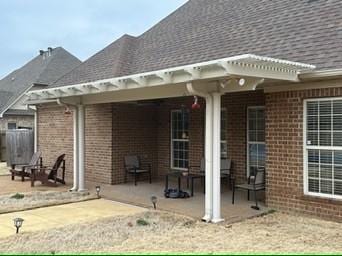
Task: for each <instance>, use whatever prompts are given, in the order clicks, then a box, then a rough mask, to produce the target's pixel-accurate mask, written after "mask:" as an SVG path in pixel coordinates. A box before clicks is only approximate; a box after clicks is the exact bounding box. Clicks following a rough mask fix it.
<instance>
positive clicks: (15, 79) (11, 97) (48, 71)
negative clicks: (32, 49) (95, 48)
mask: <svg viewBox="0 0 342 256" xmlns="http://www.w3.org/2000/svg"><path fill="white" fill-rule="evenodd" d="M80 63H81V61H80V60H79V59H77V58H76V57H75V56H73V55H72V54H70V53H69V52H68V51H66V50H64V49H63V48H62V47H57V48H54V49H52V51H51V55H50V56H48V53H47V52H45V53H44V54H43V55H38V56H37V57H35V58H34V59H32V60H31V61H30V62H28V63H27V64H25V65H24V66H23V67H21V68H19V69H17V70H15V71H13V72H12V73H10V74H9V75H7V76H6V77H4V78H3V79H2V80H0V116H1V115H2V114H3V113H4V112H5V111H6V110H7V109H8V107H9V106H10V105H11V104H13V103H14V102H15V101H16V100H17V99H18V98H19V97H20V96H21V95H23V93H25V92H26V91H27V90H29V89H30V88H31V87H32V85H34V84H37V85H46V86H47V85H51V84H52V83H54V82H55V81H56V80H57V79H58V78H60V77H61V76H63V75H65V74H66V73H68V72H70V71H71V70H73V69H74V68H75V67H77V66H78V65H80Z"/></svg>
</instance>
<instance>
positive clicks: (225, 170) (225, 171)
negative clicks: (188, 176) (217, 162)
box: [189, 157, 233, 187]
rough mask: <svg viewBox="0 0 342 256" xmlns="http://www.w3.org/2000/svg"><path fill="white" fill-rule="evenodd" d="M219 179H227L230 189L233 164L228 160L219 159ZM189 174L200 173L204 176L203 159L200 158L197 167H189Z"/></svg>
mask: <svg viewBox="0 0 342 256" xmlns="http://www.w3.org/2000/svg"><path fill="white" fill-rule="evenodd" d="M220 171H221V179H227V181H228V186H230V187H232V177H233V162H232V160H231V159H229V158H221V170H220ZM189 173H201V174H203V176H205V158H204V157H202V159H201V164H200V165H199V166H190V167H189Z"/></svg>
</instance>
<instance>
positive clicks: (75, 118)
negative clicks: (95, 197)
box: [70, 107, 78, 191]
mask: <svg viewBox="0 0 342 256" xmlns="http://www.w3.org/2000/svg"><path fill="white" fill-rule="evenodd" d="M73 138H74V148H73V150H74V154H73V158H74V168H73V169H74V177H73V178H74V185H73V187H72V188H71V189H70V191H77V189H78V108H77V107H75V108H74V112H73Z"/></svg>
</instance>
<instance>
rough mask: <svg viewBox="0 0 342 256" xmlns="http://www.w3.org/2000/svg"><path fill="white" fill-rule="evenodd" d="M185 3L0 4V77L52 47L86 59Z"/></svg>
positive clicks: (11, 0) (19, 0)
mask: <svg viewBox="0 0 342 256" xmlns="http://www.w3.org/2000/svg"><path fill="white" fill-rule="evenodd" d="M185 2H186V0H0V11H1V14H0V78H2V77H4V76H5V75H7V74H8V73H9V72H11V71H13V70H14V69H16V68H19V67H21V66H23V65H24V64H25V63H26V62H28V61H29V60H30V59H32V58H33V57H35V56H36V55H38V51H39V49H46V48H47V47H49V46H51V47H56V46H62V47H64V48H65V49H66V50H68V51H70V52H71V53H72V54H74V55H75V56H76V57H78V58H79V59H81V60H85V59H87V58H88V57H90V56H91V55H93V54H94V53H96V52H97V51H99V50H101V49H102V48H104V47H105V46H106V45H108V44H110V43H111V42H113V41H114V40H115V39H117V38H119V37H120V36H122V35H123V34H125V33H126V34H130V35H133V36H137V35H139V34H141V33H143V32H144V31H145V30H147V29H148V28H149V27H151V26H152V25H154V24H155V23H157V22H158V21H159V20H161V19H162V18H164V17H165V16H166V15H168V14H169V13H171V12H172V11H174V10H175V9H177V8H178V7H179V6H181V5H182V4H184V3H185Z"/></svg>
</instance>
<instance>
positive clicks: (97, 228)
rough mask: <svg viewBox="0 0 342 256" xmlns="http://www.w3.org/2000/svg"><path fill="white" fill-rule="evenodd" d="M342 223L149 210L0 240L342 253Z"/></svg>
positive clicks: (58, 249) (60, 248)
mask: <svg viewBox="0 0 342 256" xmlns="http://www.w3.org/2000/svg"><path fill="white" fill-rule="evenodd" d="M341 235H342V224H341V223H334V222H327V221H321V220H316V219H311V218H307V217H298V216H290V215H285V214H280V213H275V214H271V215H267V216H263V217H258V218H254V219H250V220H246V221H244V222H241V223H236V224H229V225H228V224H221V225H213V224H205V223H202V222H199V221H196V220H194V219H192V218H188V217H184V216H179V215H175V214H170V213H165V212H154V211H150V212H147V213H141V214H137V215H133V216H125V217H115V218H114V217H113V218H107V219H103V220H101V221H96V222H93V223H84V224H79V225H72V226H68V227H65V228H60V229H55V230H49V231H46V232H36V233H31V234H22V235H21V234H19V235H16V236H12V237H9V238H7V239H4V240H0V248H1V251H2V252H3V253H10V252H21V253H43V252H45V253H62V252H64V253H65V252H74V253H75V252H86V253H95V252H98V253H100V252H104V253H106V252H107V253H109V252H111V253H115V252H117V253H118V252H139V253H143V252H173V253H177V252H182V253H186V252H191V253H194V252H198V253H200V252H202V253H203V252H206V253H213V252H240V253H241V252H245V253H249V252H253V253H257V252H259V253H265V252H274V253H276V252H288V253H290V252H292V253H295V252H296V253H299V252H301V253H303V252H306V253H309V252H311V253H314V252H330V253H333V252H335V253H337V252H341V251H342V236H341Z"/></svg>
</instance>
